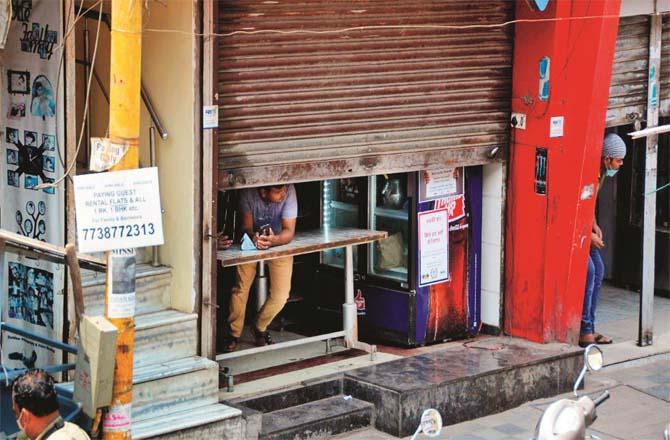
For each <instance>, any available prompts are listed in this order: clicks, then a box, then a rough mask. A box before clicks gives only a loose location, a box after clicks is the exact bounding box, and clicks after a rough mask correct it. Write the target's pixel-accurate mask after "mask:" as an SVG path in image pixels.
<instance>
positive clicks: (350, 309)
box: [342, 246, 358, 348]
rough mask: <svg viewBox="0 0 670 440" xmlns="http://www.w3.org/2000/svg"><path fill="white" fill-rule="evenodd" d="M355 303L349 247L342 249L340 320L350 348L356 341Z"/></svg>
mask: <svg viewBox="0 0 670 440" xmlns="http://www.w3.org/2000/svg"><path fill="white" fill-rule="evenodd" d="M357 319H358V315H357V314H356V303H355V302H354V257H353V250H352V247H351V246H346V247H345V248H344V304H342V320H343V323H344V332H345V336H344V342H345V344H346V345H347V347H349V348H352V347H353V346H354V343H355V342H356V341H357V340H358V329H357V325H356V324H357Z"/></svg>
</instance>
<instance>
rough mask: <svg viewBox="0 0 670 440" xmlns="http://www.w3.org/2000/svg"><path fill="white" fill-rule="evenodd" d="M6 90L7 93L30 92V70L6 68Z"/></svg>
mask: <svg viewBox="0 0 670 440" xmlns="http://www.w3.org/2000/svg"><path fill="white" fill-rule="evenodd" d="M7 90H8V91H9V93H19V94H21V95H28V94H30V72H28V71H20V70H7Z"/></svg>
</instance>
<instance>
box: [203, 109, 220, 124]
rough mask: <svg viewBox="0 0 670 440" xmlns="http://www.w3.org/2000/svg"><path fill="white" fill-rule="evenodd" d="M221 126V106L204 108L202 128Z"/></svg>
mask: <svg viewBox="0 0 670 440" xmlns="http://www.w3.org/2000/svg"><path fill="white" fill-rule="evenodd" d="M218 126H219V106H218V105H206V106H204V107H203V108H202V128H216V127H218Z"/></svg>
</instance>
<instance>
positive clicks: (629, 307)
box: [596, 284, 670, 342]
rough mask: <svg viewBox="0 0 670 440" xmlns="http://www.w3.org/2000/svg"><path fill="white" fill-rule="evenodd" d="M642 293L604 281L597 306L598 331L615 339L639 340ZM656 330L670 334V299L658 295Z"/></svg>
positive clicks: (655, 310) (655, 306) (655, 299)
mask: <svg viewBox="0 0 670 440" xmlns="http://www.w3.org/2000/svg"><path fill="white" fill-rule="evenodd" d="M639 310H640V294H639V293H638V292H632V291H629V290H624V289H620V288H618V287H614V286H611V285H608V284H604V285H603V288H602V291H601V293H600V301H599V303H598V307H597V309H596V330H597V331H598V332H600V333H603V334H605V335H607V336H609V337H610V338H612V339H613V340H614V342H623V341H632V340H636V339H637V333H638V319H639V318H638V315H639ZM654 333H655V334H664V333H670V298H664V297H661V296H658V295H657V296H655V297H654Z"/></svg>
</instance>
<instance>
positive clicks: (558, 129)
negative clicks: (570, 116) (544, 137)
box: [549, 116, 565, 138]
mask: <svg viewBox="0 0 670 440" xmlns="http://www.w3.org/2000/svg"><path fill="white" fill-rule="evenodd" d="M564 121H565V118H564V117H563V116H554V117H553V118H551V121H549V137H552V138H555V137H562V136H563V123H564Z"/></svg>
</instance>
